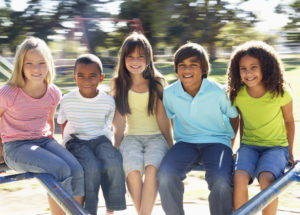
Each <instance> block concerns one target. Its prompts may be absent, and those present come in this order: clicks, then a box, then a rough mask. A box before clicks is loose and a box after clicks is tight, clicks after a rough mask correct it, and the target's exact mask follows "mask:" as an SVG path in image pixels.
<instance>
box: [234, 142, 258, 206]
mask: <svg viewBox="0 0 300 215" xmlns="http://www.w3.org/2000/svg"><path fill="white" fill-rule="evenodd" d="M258 159H259V151H257V149H256V147H255V146H248V145H245V144H242V145H241V147H240V148H239V150H238V151H237V156H236V160H235V166H234V169H235V173H234V178H233V183H234V186H233V208H234V210H237V209H239V208H240V207H241V206H242V205H243V204H245V203H246V202H247V201H248V198H249V197H248V184H249V182H252V178H253V177H254V172H255V169H256V164H257V161H258Z"/></svg>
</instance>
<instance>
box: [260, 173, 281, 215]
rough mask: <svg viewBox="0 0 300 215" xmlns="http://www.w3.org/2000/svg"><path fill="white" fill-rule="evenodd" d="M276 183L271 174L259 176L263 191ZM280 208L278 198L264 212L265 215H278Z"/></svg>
mask: <svg viewBox="0 0 300 215" xmlns="http://www.w3.org/2000/svg"><path fill="white" fill-rule="evenodd" d="M274 181H275V177H274V175H273V174H272V173H271V172H261V173H260V174H259V185H260V189H261V190H263V189H265V188H266V187H268V186H269V185H270V184H272V183H273V182H274ZM277 207H278V198H276V199H275V200H273V201H272V202H271V203H270V204H269V205H268V206H267V207H265V208H264V209H263V211H262V214H263V215H276V213H277Z"/></svg>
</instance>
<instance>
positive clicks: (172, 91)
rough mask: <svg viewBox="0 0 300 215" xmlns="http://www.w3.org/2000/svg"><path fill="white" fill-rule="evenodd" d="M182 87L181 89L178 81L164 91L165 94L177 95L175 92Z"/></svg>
mask: <svg viewBox="0 0 300 215" xmlns="http://www.w3.org/2000/svg"><path fill="white" fill-rule="evenodd" d="M180 87H181V82H180V80H177V81H175V82H174V83H172V84H170V85H168V86H167V87H166V88H165V89H164V92H168V93H175V92H177V91H178V90H179V89H180Z"/></svg>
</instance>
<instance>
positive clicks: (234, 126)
mask: <svg viewBox="0 0 300 215" xmlns="http://www.w3.org/2000/svg"><path fill="white" fill-rule="evenodd" d="M229 121H230V124H231V127H232V129H233V131H234V137H233V138H232V142H231V147H232V148H233V146H234V141H235V138H236V134H237V132H238V129H239V121H240V119H239V115H238V116H237V117H236V118H229Z"/></svg>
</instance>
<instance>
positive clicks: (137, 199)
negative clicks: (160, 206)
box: [126, 170, 143, 214]
mask: <svg viewBox="0 0 300 215" xmlns="http://www.w3.org/2000/svg"><path fill="white" fill-rule="evenodd" d="M126 182H127V188H128V191H129V193H130V196H131V198H132V201H133V204H134V206H135V209H136V211H137V213H138V214H139V211H140V210H141V199H142V189H143V181H142V175H141V173H140V172H139V171H137V170H133V171H131V172H130V173H129V174H128V176H127V179H126Z"/></svg>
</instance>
